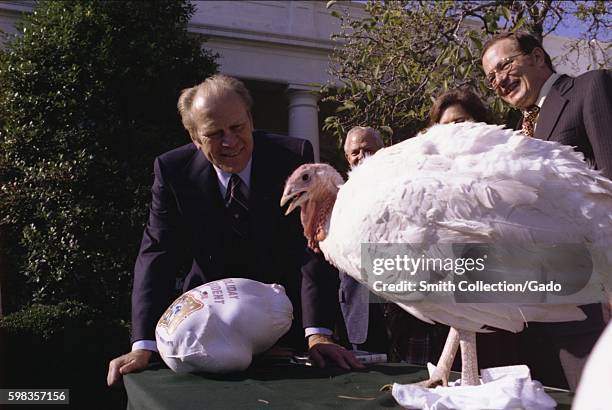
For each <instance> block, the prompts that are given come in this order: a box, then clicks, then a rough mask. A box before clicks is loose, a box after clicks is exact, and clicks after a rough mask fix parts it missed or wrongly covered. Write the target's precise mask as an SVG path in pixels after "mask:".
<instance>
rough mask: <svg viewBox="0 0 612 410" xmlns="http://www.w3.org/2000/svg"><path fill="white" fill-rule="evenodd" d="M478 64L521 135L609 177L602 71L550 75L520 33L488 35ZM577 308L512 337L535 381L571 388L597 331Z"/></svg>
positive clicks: (610, 146)
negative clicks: (580, 157) (563, 147)
mask: <svg viewBox="0 0 612 410" xmlns="http://www.w3.org/2000/svg"><path fill="white" fill-rule="evenodd" d="M482 66H483V69H484V72H485V76H486V81H487V84H488V85H489V87H490V88H491V89H493V90H495V92H496V93H497V95H499V96H500V97H501V98H502V99H503V100H504V101H506V102H507V103H508V104H510V105H512V106H513V107H515V108H519V109H521V110H522V111H523V121H522V124H521V128H522V131H523V133H525V134H526V135H528V136H531V137H535V138H539V139H544V140H551V141H558V142H560V143H562V144H567V145H571V146H573V147H574V148H575V149H576V150H577V151H579V152H582V153H583V154H584V156H585V159H586V160H587V161H589V162H590V163H591V164H592V165H593V166H594V167H595V168H597V169H599V170H601V171H602V173H603V174H604V175H605V176H607V177H608V178H612V133H611V132H610V131H611V130H612V75H611V73H610V71H607V70H595V71H589V72H587V73H585V74H582V75H581V76H579V77H576V78H573V77H569V76H567V75H558V74H557V73H555V71H554V68H553V66H552V62H551V59H550V56H549V55H548V54H547V53H546V51H544V49H543V47H542V44H541V43H540V41H539V40H538V39H537V38H536V37H534V36H533V35H531V34H529V33H526V32H515V33H501V34H499V35H496V36H494V37H492V38H491V39H490V40H489V41H487V43H485V45H484V47H483V51H482ZM605 308H606V309H607V308H608V307H607V306H606V307H605ZM581 309H582V310H583V311H585V313H586V314H587V319H586V320H584V321H581V322H564V323H530V324H529V327H528V328H527V329H526V330H525V331H524V332H522V333H521V334H520V335H519V336H518V338H519V348H520V352H519V354H520V358H521V360H524V361H525V362H526V363H527V364H528V365H529V366H530V367H531V370H532V374H533V376H534V377H535V378H536V379H538V380H540V381H541V382H542V383H544V384H548V385H556V386H559V387H567V386H569V387H570V388H571V389H575V387H576V385H577V383H578V379H579V377H580V373H581V372H582V368H583V367H584V363H585V361H586V358H587V356H588V354H589V352H590V351H591V349H592V348H593V345H594V344H595V342H596V340H597V338H598V337H599V335H600V334H601V332H602V331H603V328H604V321H603V318H602V306H601V304H590V305H584V306H581Z"/></svg>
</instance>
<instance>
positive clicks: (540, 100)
mask: <svg viewBox="0 0 612 410" xmlns="http://www.w3.org/2000/svg"><path fill="white" fill-rule="evenodd" d="M559 77H561V76H560V75H559V74H557V73H552V74H551V75H550V77H548V79H547V80H546V81H545V82H544V84H543V85H542V88H540V94H539V95H538V100H537V101H538V103H537V106H538V107H539V108H542V106H543V105H544V101H545V100H546V97H547V96H548V93H549V92H550V89H551V88H552V86H553V84H554V83H555V81H557V79H558V78H559Z"/></svg>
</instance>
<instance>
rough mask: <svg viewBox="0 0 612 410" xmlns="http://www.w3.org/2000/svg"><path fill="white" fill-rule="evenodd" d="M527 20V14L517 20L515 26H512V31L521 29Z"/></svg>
mask: <svg viewBox="0 0 612 410" xmlns="http://www.w3.org/2000/svg"><path fill="white" fill-rule="evenodd" d="M526 21H527V16H524V17H522V18H521V19H520V20H519V21H517V22H516V24H515V25H514V27H512V30H510V31H511V32H512V33H514V32H515V31H517V30H518V29H520V28H521V27H522V26H523V24H525V22H526Z"/></svg>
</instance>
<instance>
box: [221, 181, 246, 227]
mask: <svg viewBox="0 0 612 410" xmlns="http://www.w3.org/2000/svg"><path fill="white" fill-rule="evenodd" d="M241 185H242V180H241V179H240V177H239V176H238V175H237V174H232V177H231V178H230V182H229V186H228V187H227V193H226V195H225V203H226V204H227V210H228V211H229V214H230V218H231V225H232V230H233V231H234V233H236V235H238V236H239V237H240V238H242V239H246V238H247V237H248V232H249V222H248V217H249V206H248V201H247V199H246V197H245V196H244V194H243V193H242V189H241V187H240V186H241Z"/></svg>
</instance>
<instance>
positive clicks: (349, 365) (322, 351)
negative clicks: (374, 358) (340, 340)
mask: <svg viewBox="0 0 612 410" xmlns="http://www.w3.org/2000/svg"><path fill="white" fill-rule="evenodd" d="M308 354H309V355H310V359H311V360H312V361H313V362H314V364H315V365H317V366H318V367H325V366H326V365H327V364H328V363H333V364H336V365H337V366H339V367H341V368H343V369H346V370H351V369H364V368H365V366H364V365H363V364H361V363H360V362H359V360H357V358H356V357H355V355H354V354H353V353H351V352H349V351H348V350H346V349H345V348H344V347H342V346H340V345H337V344H336V343H335V342H334V341H333V339H332V338H331V337H329V336H326V335H321V334H315V335H310V336H309V337H308Z"/></svg>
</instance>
